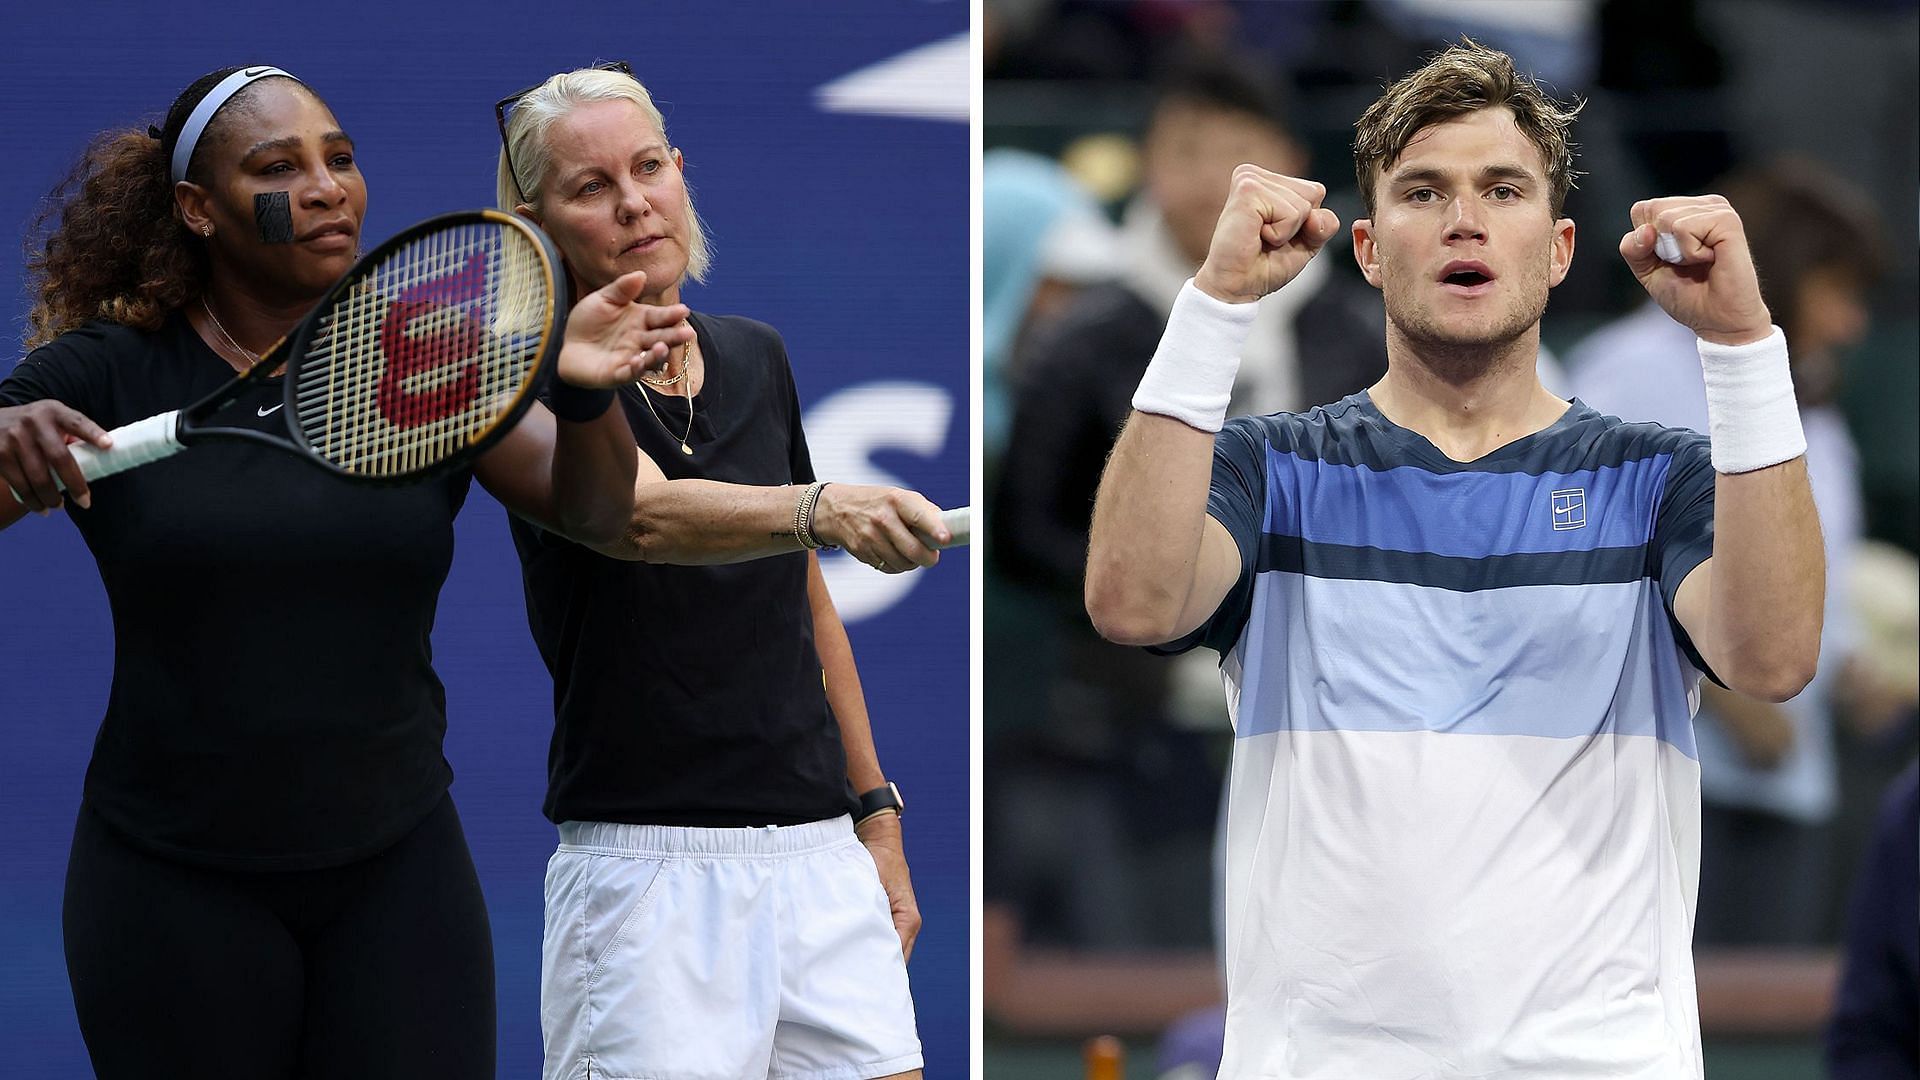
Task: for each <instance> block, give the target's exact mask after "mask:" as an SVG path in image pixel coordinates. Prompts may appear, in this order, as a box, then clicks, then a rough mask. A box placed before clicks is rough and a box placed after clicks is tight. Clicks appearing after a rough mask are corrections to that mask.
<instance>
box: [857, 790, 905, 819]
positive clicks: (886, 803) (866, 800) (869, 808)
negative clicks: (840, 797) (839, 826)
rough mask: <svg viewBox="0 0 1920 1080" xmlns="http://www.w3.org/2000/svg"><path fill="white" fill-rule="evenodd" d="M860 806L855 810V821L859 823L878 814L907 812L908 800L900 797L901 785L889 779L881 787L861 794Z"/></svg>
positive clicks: (895, 814) (898, 814) (896, 815)
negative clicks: (889, 811)
mask: <svg viewBox="0 0 1920 1080" xmlns="http://www.w3.org/2000/svg"><path fill="white" fill-rule="evenodd" d="M859 801H860V808H859V809H858V810H855V811H854V815H853V823H854V824H855V825H859V824H860V823H862V822H864V821H866V820H867V819H868V818H870V817H873V816H874V815H876V814H883V813H885V812H887V811H888V810H891V811H893V813H894V816H895V817H898V816H900V815H901V814H904V813H906V809H907V804H906V801H905V800H903V799H902V798H901V797H900V787H899V785H897V784H895V783H894V782H893V781H891V780H889V781H887V782H886V784H884V785H883V786H881V787H877V788H874V789H873V790H872V791H866V792H862V793H861V794H860V800H859Z"/></svg>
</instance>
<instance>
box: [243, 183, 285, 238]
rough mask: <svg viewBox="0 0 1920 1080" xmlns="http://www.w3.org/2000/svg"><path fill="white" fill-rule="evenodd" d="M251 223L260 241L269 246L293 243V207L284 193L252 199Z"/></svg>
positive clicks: (274, 193) (267, 193)
mask: <svg viewBox="0 0 1920 1080" xmlns="http://www.w3.org/2000/svg"><path fill="white" fill-rule="evenodd" d="M253 223H254V225H255V227H257V228H258V229H259V230H260V239H261V240H263V241H265V242H266V243H269V244H291V243H293V205H292V202H291V200H289V199H288V197H287V193H286V192H284V191H269V192H266V193H265V194H261V195H255V196H254V197H253Z"/></svg>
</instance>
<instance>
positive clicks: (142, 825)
mask: <svg viewBox="0 0 1920 1080" xmlns="http://www.w3.org/2000/svg"><path fill="white" fill-rule="evenodd" d="M232 377H233V369H232V368H230V367H229V366H228V365H227V363H226V361H224V360H222V359H221V358H220V357H219V356H218V355H217V354H215V353H214V352H213V351H212V350H211V349H209V348H208V347H207V346H206V344H205V343H204V342H202V341H201V340H200V337H199V335H198V334H196V333H195V332H194V330H193V328H192V327H191V326H190V325H189V324H188V323H187V321H186V319H185V318H184V317H182V316H181V315H179V314H178V313H176V314H174V315H173V316H172V317H170V318H169V319H168V321H167V323H166V324H165V325H164V326H163V327H161V328H160V329H159V330H158V331H156V332H154V333H152V334H148V333H144V332H141V331H137V330H131V329H128V328H126V327H123V326H118V325H115V324H112V323H91V324H89V325H87V326H84V327H82V328H80V329H77V330H74V331H72V332H70V333H67V334H64V335H62V336H61V337H60V338H58V339H57V340H55V341H53V342H51V343H49V344H47V345H46V346H44V347H42V348H40V349H36V350H35V351H34V352H32V353H31V354H29V355H28V356H27V358H26V359H25V360H22V361H21V362H20V364H19V365H18V366H17V367H15V368H14V370H13V372H12V373H11V374H9V375H8V376H7V378H6V380H5V381H4V382H0V405H22V404H25V403H27V402H31V401H37V400H40V399H43V398H54V399H57V400H59V401H62V402H64V403H66V404H67V405H70V406H72V407H73V408H75V409H78V410H79V411H80V412H82V413H84V414H85V415H86V416H88V417H89V418H91V419H92V420H93V421H94V422H96V423H98V424H100V425H101V426H102V427H106V428H113V427H117V426H119V425H121V424H126V423H129V422H131V421H134V420H139V419H142V418H144V417H147V416H150V415H152V414H154V413H158V412H162V411H165V410H167V409H177V408H181V407H183V406H185V405H188V404H191V403H192V402H194V401H196V400H198V399H200V398H201V397H203V396H205V395H206V394H208V393H211V392H212V391H214V390H216V389H218V388H219V387H220V386H221V385H222V384H224V383H225V382H227V381H228V380H229V379H231V378H232ZM281 401H282V398H281V388H280V385H279V381H278V380H274V381H273V382H271V383H270V384H268V385H266V386H263V387H259V388H255V389H254V390H252V391H250V392H249V393H247V394H246V395H245V396H243V397H242V398H241V400H239V401H238V402H236V403H235V404H234V405H232V406H230V407H229V408H228V409H227V410H226V411H225V412H224V413H222V415H221V416H220V417H218V418H217V420H218V422H219V423H222V424H227V425H235V426H238V425H255V426H259V427H262V428H265V427H267V426H268V425H270V424H278V423H281V422H282V420H281V417H279V416H277V415H274V414H273V408H274V406H276V405H278V404H279V403H280V402H281ZM263 410H264V411H266V412H267V415H266V416H260V415H259V414H260V413H261V412H262V411H263ZM470 481H471V473H470V472H467V471H464V470H463V471H460V472H457V473H455V474H454V475H453V476H451V477H450V478H446V479H442V480H437V481H433V482H430V483H425V484H419V485H412V486H407V487H394V488H375V487H368V486H364V485H355V484H350V483H348V482H345V481H342V480H339V479H336V478H334V477H332V476H331V475H329V474H327V473H325V472H324V471H322V470H320V469H318V468H316V467H314V466H312V465H310V464H307V463H305V462H303V461H301V460H300V459H299V458H298V457H296V456H294V455H292V454H286V453H282V452H280V451H277V450H274V449H272V448H269V447H264V446H253V445H250V444H246V443H235V442H208V443H204V444H201V445H200V446H197V447H194V448H192V449H190V450H189V451H188V452H186V453H184V454H181V455H179V456H178V457H174V458H170V459H168V460H165V461H161V462H157V463H155V464H152V465H148V466H145V467H143V468H139V469H135V470H132V471H130V472H126V473H122V474H120V475H117V476H111V477H107V478H106V479H103V480H100V481H99V482H98V483H95V484H94V485H92V488H93V509H91V510H82V509H80V508H79V507H77V506H73V505H72V504H69V507H68V511H67V512H68V516H70V517H71V518H72V519H73V522H74V524H75V526H77V527H78V528H79V530H80V534H81V536H82V537H83V538H85V540H86V542H87V546H88V547H89V548H91V549H92V550H93V556H94V559H95V560H96V561H97V562H98V563H99V566H100V578H101V581H102V582H103V583H104V584H105V585H106V591H107V600H108V602H109V604H110V605H111V607H112V611H113V628H114V642H113V646H114V670H113V689H112V693H111V695H110V696H109V698H108V700H107V713H106V717H105V719H104V720H103V721H102V723H101V725H100V734H99V737H98V739H97V740H96V741H95V743H94V750H93V761H92V764H91V765H90V766H89V767H88V769H87V779H86V789H85V798H86V801H87V803H88V804H89V805H90V806H91V807H92V808H93V809H94V810H96V811H97V812H98V813H99V814H100V815H101V816H102V817H103V818H105V819H106V820H107V822H108V823H109V824H111V825H113V826H114V827H115V828H116V829H118V830H119V831H120V832H122V833H124V834H125V835H126V836H127V838H128V839H129V840H131V841H133V842H134V843H136V844H138V845H140V846H142V847H144V848H147V849H149V850H150V851H152V852H154V853H156V854H160V855H163V856H169V857H173V858H176V859H180V860H182V861H188V862H194V863H199V864H204V865H210V866H218V867H225V868H231V869H258V870H282V869H287V870H291V869H306V868H313V867H322V866H333V865H339V864H342V863H346V862H351V861H354V860H356V859H359V858H362V857H365V856H367V855H370V854H373V853H374V852H377V851H379V850H380V849H382V848H383V847H385V846H386V845H387V844H389V843H391V842H393V841H395V840H398V839H399V838H400V837H401V836H403V835H404V834H405V833H406V832H407V831H408V830H410V829H411V828H412V827H413V826H414V825H416V824H417V823H419V821H420V820H421V819H423V818H424V817H425V815H426V814H427V812H428V811H429V810H431V809H432V808H433V807H434V805H435V803H436V802H437V801H438V800H439V799H440V797H441V795H442V794H444V793H445V791H446V789H447V785H448V784H449V782H450V781H451V779H452V771H451V770H450V769H449V768H448V766H447V762H446V759H445V758H444V757H443V756H442V754H441V740H442V736H443V735H444V734H445V731H446V694H445V691H444V690H443V689H442V687H441V685H440V680H439V679H438V678H437V677H435V675H434V673H433V667H432V665H431V658H432V650H431V646H430V643H429V641H428V635H429V632H430V631H431V630H432V627H433V614H434V605H435V601H436V599H437V597H438V595H439V591H440V586H441V583H442V582H443V581H445V580H446V575H447V568H448V565H449V564H450V562H451V561H452V558H453V516H454V514H455V512H456V511H458V510H459V509H460V504H461V503H462V502H463V501H464V500H465V499H466V494H467V488H468V485H469V483H470ZM10 572H12V573H31V572H32V571H31V568H30V567H13V568H11V570H10ZM16 617H17V616H16Z"/></svg>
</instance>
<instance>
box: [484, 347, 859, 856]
mask: <svg viewBox="0 0 1920 1080" xmlns="http://www.w3.org/2000/svg"><path fill="white" fill-rule="evenodd" d="M693 326H694V330H695V331H696V332H697V333H698V334H699V337H700V351H701V355H702V356H703V357H705V359H706V369H705V374H706V379H705V382H704V383H703V384H702V386H701V388H700V393H699V395H698V396H697V397H696V398H695V399H694V402H695V405H696V406H697V407H696V408H695V409H694V419H693V437H692V438H691V439H690V440H689V445H691V446H692V447H693V451H694V452H693V454H692V455H691V456H688V455H686V454H683V453H682V452H681V450H680V437H681V435H682V433H684V432H685V431H686V430H687V404H686V399H685V398H682V397H669V396H666V395H662V394H652V406H653V411H652V413H650V412H649V411H648V407H647V402H646V400H645V399H643V398H642V397H641V396H640V395H641V394H642V393H644V392H645V391H642V390H640V389H638V388H636V387H632V386H629V387H627V388H625V389H623V390H622V391H621V392H620V406H621V408H623V409H624V410H625V411H626V417H627V422H628V424H629V425H630V426H631V427H632V428H633V432H634V437H635V441H636V442H638V444H639V446H640V449H641V451H642V452H643V453H645V454H647V455H648V456H649V457H651V458H652V459H653V460H654V461H655V462H657V463H658V464H659V466H660V468H661V471H662V472H664V473H665V474H666V476H667V478H668V479H672V480H678V479H686V478H703V479H707V480H719V481H725V482H728V483H735V484H752V485H762V486H765V485H778V484H796V483H797V484H806V483H811V482H812V481H813V463H812V460H811V459H810V458H809V457H808V455H807V441H806V436H805V435H804V434H802V433H801V430H800V399H799V395H798V394H797V393H796V392H795V391H794V386H793V372H792V369H791V368H789V367H788V365H787V352H786V347H785V345H783V344H782V343H781V341H780V335H779V334H778V333H776V332H775V331H774V329H773V328H772V327H770V326H767V325H765V324H762V323H757V322H754V321H752V320H750V319H743V318H738V317H731V316H725V317H722V316H711V315H696V316H695V317H694V318H693ZM655 414H657V416H656V415H655ZM795 494H796V497H797V496H798V493H797V492H796V493H795ZM512 527H513V539H514V544H515V546H516V547H517V548H518V549H519V552H520V566H521V571H522V574H523V575H524V578H525V582H526V592H527V619H528V622H529V623H530V624H531V626H532V629H533V637H534V641H535V642H536V643H537V644H538V645H539V647H540V655H541V656H542V657H544V658H545V659H546V662H547V667H548V669H549V670H550V671H552V672H553V683H554V713H555V717H556V722H555V726H554V732H553V745H552V750H551V753H550V754H549V755H548V759H547V779H548V785H547V800H546V806H545V810H546V814H547V817H549V818H551V819H552V820H554V821H556V822H559V821H616V822H626V823H630V824H640V825H694V826H740V825H791V824H798V823H801V822H806V821H818V820H821V819H824V818H829V817H835V816H837V815H840V814H844V813H846V812H847V811H848V809H849V806H850V803H851V801H852V792H851V790H850V789H849V786H848V783H847V766H846V754H845V751H844V750H843V749H842V747H841V744H840V728H839V725H838V724H837V723H836V722H835V721H834V718H833V713H832V712H831V711H830V710H829V709H828V707H827V696H826V687H825V682H824V675H823V672H822V669H821V666H820V657H819V654H818V653H817V652H815V650H814V644H813V614H812V608H811V606H810V605H809V603H808V599H807V556H806V554H805V553H803V552H794V553H791V554H786V555H775V556H770V557H768V558H764V559H755V560H753V561H751V562H744V563H736V564H734V565H731V566H653V565H648V564H645V563H638V562H625V561H622V560H619V559H611V558H607V557H606V556H604V555H600V554H597V553H595V552H592V551H589V550H587V549H586V548H583V547H580V546H579V545H577V544H573V543H571V542H569V541H567V540H564V539H562V538H560V537H557V536H554V535H553V534H551V533H548V532H544V531H542V530H541V529H539V528H537V527H535V526H533V525H530V524H528V523H526V522H524V521H521V520H519V519H518V518H514V519H512Z"/></svg>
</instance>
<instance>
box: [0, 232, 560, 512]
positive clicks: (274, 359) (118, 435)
mask: <svg viewBox="0 0 1920 1080" xmlns="http://www.w3.org/2000/svg"><path fill="white" fill-rule="evenodd" d="M559 265H560V257H559V255H558V254H557V253H556V252H555V251H554V248H553V243H552V241H550V240H548V239H547V237H546V234H545V233H543V232H541V231H540V230H539V229H537V228H535V227H534V226H533V225H531V224H529V223H528V222H526V221H524V220H522V219H520V218H519V217H516V216H514V215H512V214H507V213H502V212H500V211H498V210H471V211H462V212H459V213H453V214H444V215H441V216H439V217H435V218H431V219H429V220H427V221H423V222H421V223H420V224H418V225H414V226H413V227H411V228H409V229H406V230H405V231H403V232H401V233H400V234H399V235H397V236H394V237H392V238H391V239H389V240H387V241H386V242H385V243H383V244H381V245H380V246H379V247H377V248H375V249H374V250H373V251H371V252H369V253H368V254H367V255H365V256H364V257H362V258H361V259H360V261H359V262H357V263H355V264H354V266H353V269H351V270H349V271H347V274H346V276H345V277H343V278H341V279H340V281H339V282H338V283H336V284H335V285H334V286H333V288H332V290H331V291H329V292H328V293H327V295H326V296H325V297H324V298H323V299H322V300H321V301H320V303H319V304H318V305H316V306H315V307H314V309H313V311H311V312H310V313H308V315H307V317H306V318H305V319H302V320H301V322H300V324H299V325H298V326H296V327H295V328H294V329H293V332H292V333H290V334H288V335H287V336H286V337H285V338H282V339H281V340H280V342H279V343H278V344H276V345H275V346H274V347H273V348H271V349H268V350H267V352H266V353H265V354H264V355H263V356H262V357H261V358H260V361H259V363H256V364H254V365H253V366H252V367H251V368H249V369H248V370H247V371H245V372H244V373H242V374H241V375H240V376H239V377H238V378H236V379H234V380H233V381H232V382H230V383H228V384H227V385H225V386H223V387H221V388H220V389H219V390H217V391H215V392H214V393H212V394H210V395H208V396H207V397H205V398H203V399H201V400H200V401H197V402H195V403H194V404H192V405H189V406H187V407H186V408H184V409H176V410H172V411H169V412H164V413H160V414H158V415H156V416H150V417H148V418H146V419H145V420H137V421H135V422H133V423H131V424H127V425H125V426H124V427H119V428H115V429H114V430H113V431H112V432H111V434H112V436H113V446H112V448H111V449H107V450H101V449H98V448H96V447H92V446H89V445H87V444H85V443H74V444H72V445H70V446H69V447H68V448H67V449H68V450H69V451H71V452H72V454H73V456H74V458H75V459H76V460H77V461H78V462H79V463H80V471H81V473H82V475H84V476H86V478H87V479H88V480H89V481H92V480H97V479H99V478H100V477H103V476H111V475H113V474H114V473H118V472H124V471H126V470H128V469H133V468H138V467H139V466H142V465H146V464H149V463H151V462H155V461H159V460H161V459H162V458H166V457H171V456H172V455H174V454H177V453H180V452H181V451H183V450H185V449H187V448H189V447H191V446H193V445H195V444H197V443H200V442H203V441H213V440H220V439H244V440H247V441H249V442H257V443H265V444H266V445H268V446H275V447H279V448H281V449H283V450H287V451H290V452H292V453H295V454H299V455H300V456H302V457H303V458H305V459H306V460H308V461H310V462H312V463H313V464H315V465H318V466H320V467H321V468H323V469H326V470H327V471H329V472H332V473H334V474H335V475H338V476H342V477H345V478H347V479H351V480H358V481H365V482H369V483H376V484H390V483H402V482H407V481H414V480H421V479H425V478H426V477H429V476H433V475H436V474H440V473H444V472H446V471H449V470H451V469H453V468H456V467H458V466H459V465H461V464H462V463H464V462H467V461H470V460H472V459H473V458H474V457H475V456H477V455H479V454H481V453H482V452H484V451H485V450H486V449H487V448H488V447H490V446H492V445H493V444H494V443H496V442H498V441H499V440H500V438H501V437H502V436H504V435H505V434H506V433H507V432H508V431H510V430H511V429H512V427H513V425H514V423H515V421H517V420H519V419H520V417H521V416H522V415H524V414H525V413H526V411H527V409H528V408H529V407H531V405H532V403H533V401H534V398H535V394H536V391H537V390H538V389H539V383H540V378H541V376H542V375H543V374H544V373H545V371H546V368H547V367H548V366H549V365H550V364H551V363H552V360H553V357H554V355H555V354H556V353H557V352H558V351H559V348H560V343H561V340H562V338H563V336H564V333H563V329H564V319H565V317H566V310H565V306H564V305H563V304H562V303H561V302H560V301H561V289H562V287H563V284H562V280H561V279H560V278H559V276H558V272H557V267H558V266H559ZM282 364H284V365H285V366H286V381H285V385H284V387H283V389H284V393H285V400H284V404H285V408H284V409H283V410H281V412H282V415H283V416H284V417H285V426H284V429H281V430H273V429H272V428H271V427H270V428H269V429H268V430H261V429H258V428H241V427H225V426H220V425H218V424H217V423H215V422H214V421H215V417H216V416H217V414H218V413H220V411H221V410H222V409H223V408H224V407H225V406H227V405H229V404H231V403H232V402H233V401H234V400H235V398H237V397H238V396H239V395H240V394H242V393H244V392H245V391H247V390H248V389H249V388H250V387H252V386H253V385H255V384H258V383H261V382H263V381H264V380H266V379H268V378H270V377H271V376H272V373H273V372H274V371H276V370H277V369H279V368H280V367H281V365H282ZM265 411H266V412H271V411H272V410H270V409H269V410H265ZM17 497H18V496H16V498H17Z"/></svg>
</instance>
